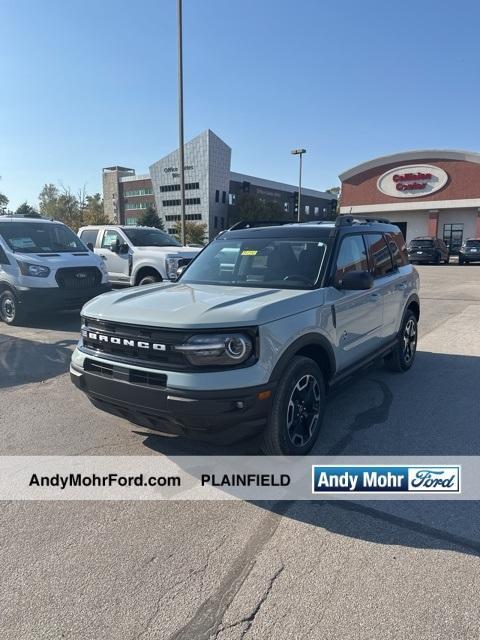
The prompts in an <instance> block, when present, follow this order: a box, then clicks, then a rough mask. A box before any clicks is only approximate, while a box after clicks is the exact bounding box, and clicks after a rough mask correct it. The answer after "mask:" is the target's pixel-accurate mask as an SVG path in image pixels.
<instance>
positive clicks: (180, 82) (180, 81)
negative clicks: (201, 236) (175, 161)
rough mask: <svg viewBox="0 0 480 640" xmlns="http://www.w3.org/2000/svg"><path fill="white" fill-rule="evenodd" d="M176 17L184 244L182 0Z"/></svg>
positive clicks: (183, 235) (183, 236) (181, 208)
mask: <svg viewBox="0 0 480 640" xmlns="http://www.w3.org/2000/svg"><path fill="white" fill-rule="evenodd" d="M177 18H178V34H177V35H178V143H179V144H178V148H179V152H180V220H181V239H182V244H183V245H185V244H186V233H185V157H184V148H183V37H182V0H177Z"/></svg>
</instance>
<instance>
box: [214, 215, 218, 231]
mask: <svg viewBox="0 0 480 640" xmlns="http://www.w3.org/2000/svg"><path fill="white" fill-rule="evenodd" d="M213 226H214V227H215V229H216V228H217V227H218V218H217V216H215V218H214V223H213Z"/></svg>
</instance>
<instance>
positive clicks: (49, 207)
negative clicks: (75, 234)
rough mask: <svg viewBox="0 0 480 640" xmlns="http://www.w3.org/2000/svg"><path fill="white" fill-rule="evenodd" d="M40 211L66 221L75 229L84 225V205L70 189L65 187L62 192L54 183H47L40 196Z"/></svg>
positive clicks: (47, 215) (55, 218) (49, 216)
mask: <svg viewBox="0 0 480 640" xmlns="http://www.w3.org/2000/svg"><path fill="white" fill-rule="evenodd" d="M38 200H39V203H40V212H41V213H42V214H43V215H44V216H46V217H48V218H53V219H54V220H59V221H60V222H64V223H65V224H66V225H67V226H69V227H70V228H72V229H73V230H74V231H78V229H79V228H80V227H81V226H82V214H83V211H82V207H81V205H80V202H79V199H78V198H77V196H75V195H74V194H73V193H72V192H71V191H70V189H67V188H65V187H64V188H63V191H62V192H60V191H59V189H58V187H56V186H55V185H54V184H46V185H45V186H44V187H43V189H42V190H41V192H40V195H39V197H38Z"/></svg>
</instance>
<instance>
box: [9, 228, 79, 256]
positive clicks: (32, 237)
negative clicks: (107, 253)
mask: <svg viewBox="0 0 480 640" xmlns="http://www.w3.org/2000/svg"><path fill="white" fill-rule="evenodd" d="M0 235H1V236H2V237H3V239H4V240H5V242H6V243H7V244H8V246H9V247H10V249H11V250H12V251H20V252H21V253H72V252H74V251H87V248H86V247H85V245H84V244H83V242H82V241H81V240H80V239H79V238H78V237H77V236H76V235H75V234H74V233H73V231H72V230H71V229H69V228H68V227H66V226H65V225H64V224H49V223H45V222H0Z"/></svg>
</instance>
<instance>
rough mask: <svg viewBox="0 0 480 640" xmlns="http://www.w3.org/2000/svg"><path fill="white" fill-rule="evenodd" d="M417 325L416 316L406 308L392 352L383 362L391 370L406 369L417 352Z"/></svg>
mask: <svg viewBox="0 0 480 640" xmlns="http://www.w3.org/2000/svg"><path fill="white" fill-rule="evenodd" d="M417 338H418V327H417V317H416V315H415V314H414V313H413V311H410V310H408V311H407V312H406V314H405V317H404V319H403V323H402V328H401V329H400V331H399V334H398V338H397V344H396V346H395V348H394V349H393V351H392V353H391V354H390V355H389V356H387V358H385V364H386V365H387V367H388V368H389V369H390V370H391V371H398V372H402V371H408V370H409V369H410V367H411V366H412V364H413V363H414V360H415V355H416V353H417Z"/></svg>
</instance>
